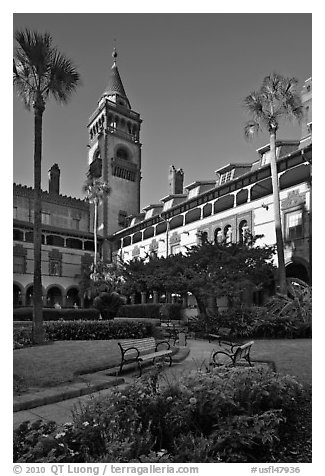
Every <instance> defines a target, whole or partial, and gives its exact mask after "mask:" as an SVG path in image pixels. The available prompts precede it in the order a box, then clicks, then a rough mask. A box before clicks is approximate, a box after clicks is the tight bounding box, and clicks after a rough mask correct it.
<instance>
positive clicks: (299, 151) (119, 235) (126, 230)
mask: <svg viewBox="0 0 325 476" xmlns="http://www.w3.org/2000/svg"><path fill="white" fill-rule="evenodd" d="M311 150H312V144H310V145H308V146H307V147H305V148H302V149H297V150H295V151H293V152H290V153H289V154H287V155H285V156H283V157H281V158H280V159H278V160H277V166H278V169H280V168H281V164H284V163H285V161H286V160H288V159H290V158H293V157H295V156H299V155H301V156H304V155H305V154H307V153H308V152H310V151H311ZM304 160H306V161H308V158H305V159H304ZM267 169H270V164H266V165H264V166H263V167H260V168H259V169H256V170H254V171H249V172H247V173H245V174H243V175H240V177H236V178H234V179H233V180H230V181H229V182H227V183H226V184H222V185H218V186H216V187H214V188H212V189H211V190H207V191H205V192H203V193H201V194H199V195H197V196H196V197H193V198H191V199H188V200H184V201H183V202H181V203H178V204H177V205H175V206H173V207H171V208H170V209H168V210H165V211H164V212H162V213H161V216H162V218H160V216H159V215H158V216H154V217H151V218H148V219H146V220H143V221H141V222H139V223H137V224H135V225H133V226H131V227H128V228H124V229H123V230H120V231H118V232H117V233H115V234H114V235H112V239H113V240H114V239H116V238H118V239H119V238H123V237H125V236H128V235H132V234H133V233H135V232H137V231H140V230H142V229H144V228H146V227H148V226H152V225H155V224H157V223H159V222H160V221H167V220H169V219H170V218H172V217H173V216H174V214H173V212H174V211H175V210H177V209H179V208H180V207H183V206H186V207H188V210H190V209H191V208H192V207H191V206H190V204H191V203H193V202H194V201H197V200H199V199H200V200H201V201H202V204H204V203H208V202H210V201H211V200H213V199H210V198H208V197H209V195H211V193H214V192H216V191H220V192H222V190H224V189H229V187H230V186H232V188H233V191H237V190H239V189H237V188H236V184H237V183H238V182H240V181H243V180H244V179H247V178H249V177H250V176H252V177H253V176H254V175H256V176H257V175H258V173H261V172H263V171H264V172H266V171H267ZM268 176H271V172H270V173H269V174H268ZM260 180H261V179H259V180H258V179H256V180H254V181H251V182H250V185H253V184H254V183H257V182H259V181H260ZM228 193H231V192H228ZM223 195H225V194H223V193H220V196H223ZM216 199H218V197H216ZM186 211H187V210H186ZM180 213H183V212H180Z"/></svg>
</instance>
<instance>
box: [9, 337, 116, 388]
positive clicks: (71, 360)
mask: <svg viewBox="0 0 325 476" xmlns="http://www.w3.org/2000/svg"><path fill="white" fill-rule="evenodd" d="M120 355H121V352H120V350H119V347H118V345H117V341H115V340H92V341H56V342H52V343H49V344H45V345H40V346H34V347H26V348H24V349H19V350H14V358H13V368H14V385H16V390H20V391H21V390H27V389H28V388H31V387H34V388H38V387H41V388H42V387H47V386H55V385H59V384H62V383H66V382H72V381H76V380H78V377H76V375H77V374H80V373H85V372H92V371H96V370H100V369H105V368H110V367H115V366H116V365H118V363H119V362H120ZM79 380H80V379H79Z"/></svg>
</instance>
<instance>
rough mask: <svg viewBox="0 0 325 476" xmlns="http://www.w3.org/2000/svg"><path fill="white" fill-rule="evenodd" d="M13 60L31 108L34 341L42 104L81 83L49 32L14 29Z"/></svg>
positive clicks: (39, 327) (37, 336)
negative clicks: (32, 113) (32, 115)
mask: <svg viewBox="0 0 325 476" xmlns="http://www.w3.org/2000/svg"><path fill="white" fill-rule="evenodd" d="M15 40H16V43H17V46H16V48H15V55H14V61H13V84H14V87H15V89H16V92H17V94H18V96H19V97H20V98H21V99H22V100H23V102H24V104H25V106H26V108H27V109H28V110H30V109H31V107H32V108H33V111H34V281H33V306H34V311H33V341H34V342H35V343H40V342H42V341H43V339H44V335H43V310H42V308H43V302H42V274H41V236H42V229H41V227H42V222H41V210H42V203H41V192H42V191H41V159H42V129H43V113H44V111H45V105H46V102H47V100H48V99H49V98H50V97H53V98H54V99H55V100H56V101H58V102H62V103H66V102H68V100H69V98H70V96H71V94H72V93H73V92H74V91H75V90H76V88H77V86H78V85H79V83H80V77H79V73H78V72H77V70H76V69H75V67H74V65H73V63H72V62H71V60H70V59H68V58H67V57H66V56H64V55H63V54H61V53H60V52H59V51H58V50H57V48H56V47H54V46H53V45H52V42H53V41H52V37H51V36H50V35H49V34H48V33H44V34H40V33H38V32H36V31H30V30H28V29H26V30H17V31H16V32H15Z"/></svg>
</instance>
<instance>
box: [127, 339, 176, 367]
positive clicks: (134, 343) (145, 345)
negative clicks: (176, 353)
mask: <svg viewBox="0 0 325 476" xmlns="http://www.w3.org/2000/svg"><path fill="white" fill-rule="evenodd" d="M163 343H164V344H167V345H168V349H161V350H158V347H159V345H160V344H163ZM118 345H119V347H120V350H121V354H122V356H121V364H120V371H119V373H121V372H122V368H123V365H124V364H125V363H130V362H137V364H138V367H139V371H140V376H141V373H142V368H141V362H145V361H148V360H152V361H154V360H155V359H156V358H158V357H163V356H167V357H168V358H169V362H170V364H169V365H170V366H171V364H172V358H171V354H172V351H171V350H170V345H169V343H168V342H164V341H163V342H158V344H156V341H155V339H154V337H148V338H143V339H123V340H120V341H118Z"/></svg>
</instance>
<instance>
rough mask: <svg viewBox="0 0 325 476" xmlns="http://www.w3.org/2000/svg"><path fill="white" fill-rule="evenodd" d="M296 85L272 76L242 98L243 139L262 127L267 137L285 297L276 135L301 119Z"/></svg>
mask: <svg viewBox="0 0 325 476" xmlns="http://www.w3.org/2000/svg"><path fill="white" fill-rule="evenodd" d="M297 84H298V81H297V80H296V79H295V78H286V77H284V76H281V75H280V74H276V73H273V74H271V75H269V76H266V77H265V78H264V80H263V83H262V86H261V88H260V90H258V91H256V92H255V91H254V92H252V93H250V94H249V95H248V96H247V97H246V98H245V99H244V107H245V108H246V110H247V111H248V113H249V114H250V115H251V117H252V120H250V121H249V122H247V123H246V125H245V129H244V132H245V136H246V137H247V138H250V137H252V136H253V135H255V134H256V133H258V131H259V130H261V129H263V128H264V129H266V130H267V131H268V133H269V134H270V165H271V177H272V188H273V203H274V223H275V234H276V245H277V255H278V267H279V288H280V293H281V294H287V283H286V272H285V263H284V249H283V237H282V228H281V213H280V195H279V182H278V173H277V164H276V134H277V131H278V128H279V124H280V122H282V121H284V120H290V119H297V120H298V121H300V120H301V119H302V116H303V107H302V103H301V98H300V94H299V93H298V92H297Z"/></svg>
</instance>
